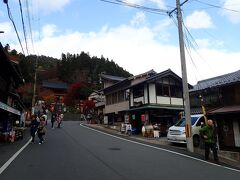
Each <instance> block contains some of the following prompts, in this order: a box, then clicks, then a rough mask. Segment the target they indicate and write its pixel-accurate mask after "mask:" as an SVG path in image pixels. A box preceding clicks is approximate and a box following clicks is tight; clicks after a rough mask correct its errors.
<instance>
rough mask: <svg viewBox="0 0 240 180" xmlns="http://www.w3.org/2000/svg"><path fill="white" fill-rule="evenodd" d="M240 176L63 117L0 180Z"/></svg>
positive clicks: (231, 178) (222, 178)
mask: <svg viewBox="0 0 240 180" xmlns="http://www.w3.org/2000/svg"><path fill="white" fill-rule="evenodd" d="M163 178H164V179H174V180H176V179H177V180H186V179H187V180H188V179H194V180H203V179H208V180H212V179H213V180H214V179H217V180H226V179H228V180H239V179H240V172H239V171H234V170H231V169H227V168H224V167H222V166H216V165H213V164H209V163H205V162H202V161H198V160H196V159H191V158H189V157H185V156H180V155H178V154H173V153H170V152H166V151H162V150H160V149H157V148H152V147H150V146H143V145H141V144H136V143H132V142H130V141H125V140H122V139H119V138H115V137H112V136H108V135H106V134H103V133H99V132H97V131H93V130H91V129H89V128H86V127H83V126H80V125H79V122H64V127H62V128H60V129H57V128H56V129H51V128H48V131H47V135H46V142H45V143H44V144H41V145H39V144H29V145H28V146H27V147H26V148H25V149H24V150H23V151H22V152H21V153H20V155H19V156H18V157H17V158H16V159H15V160H14V161H13V162H12V163H11V164H10V166H9V167H8V168H7V169H6V170H5V171H4V172H3V173H2V174H1V175H0V179H1V180H75V179H76V180H80V179H81V180H85V179H86V180H88V179H89V180H95V179H96V180H118V179H119V180H120V179H129V180H131V179H133V180H137V179H139V180H151V179H154V180H155V179H163Z"/></svg>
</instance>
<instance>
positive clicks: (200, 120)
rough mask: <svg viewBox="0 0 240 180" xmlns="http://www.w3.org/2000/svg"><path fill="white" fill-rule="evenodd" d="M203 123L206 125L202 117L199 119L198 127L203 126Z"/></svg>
mask: <svg viewBox="0 0 240 180" xmlns="http://www.w3.org/2000/svg"><path fill="white" fill-rule="evenodd" d="M202 123H203V124H204V125H205V119H204V117H201V118H200V119H199V121H198V122H197V124H196V126H201V125H202Z"/></svg>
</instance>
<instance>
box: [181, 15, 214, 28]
mask: <svg viewBox="0 0 240 180" xmlns="http://www.w3.org/2000/svg"><path fill="white" fill-rule="evenodd" d="M185 24H186V26H187V27H188V28H192V29H206V28H212V27H213V22H212V19H211V17H210V16H209V14H208V13H207V12H205V11H194V12H193V13H192V14H191V15H189V16H187V18H186V21H185Z"/></svg>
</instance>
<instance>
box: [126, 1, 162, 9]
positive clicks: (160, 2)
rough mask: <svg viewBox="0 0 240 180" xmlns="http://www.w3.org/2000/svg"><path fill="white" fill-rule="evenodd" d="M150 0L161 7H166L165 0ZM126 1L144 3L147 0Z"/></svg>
mask: <svg viewBox="0 0 240 180" xmlns="http://www.w3.org/2000/svg"><path fill="white" fill-rule="evenodd" d="M148 1H149V2H152V3H154V4H156V5H157V6H158V7H159V8H166V6H165V3H164V0H148ZM125 2H128V3H129V4H138V5H143V4H144V3H146V2H147V1H144V0H126V1H125Z"/></svg>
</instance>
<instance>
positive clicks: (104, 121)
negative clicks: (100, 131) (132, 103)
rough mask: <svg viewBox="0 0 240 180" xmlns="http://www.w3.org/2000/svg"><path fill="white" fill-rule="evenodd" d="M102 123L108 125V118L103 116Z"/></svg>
mask: <svg viewBox="0 0 240 180" xmlns="http://www.w3.org/2000/svg"><path fill="white" fill-rule="evenodd" d="M103 123H104V124H106V125H107V124H108V116H104V119H103Z"/></svg>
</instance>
